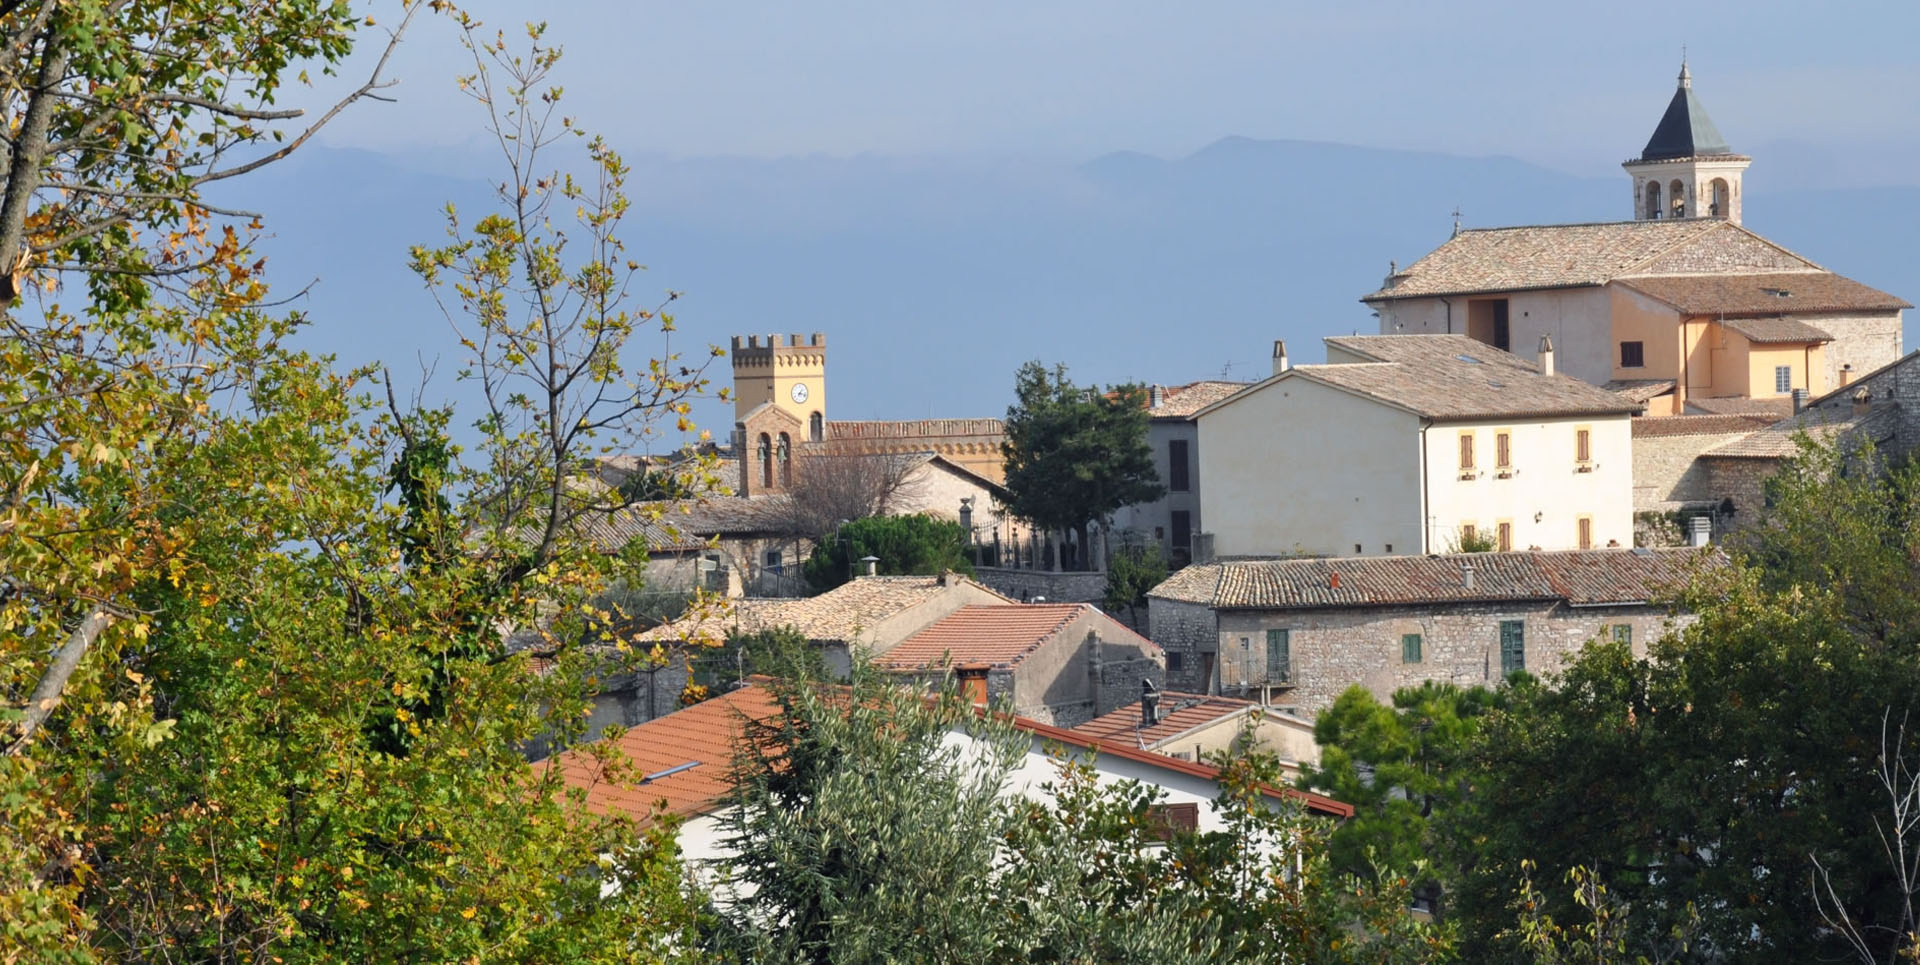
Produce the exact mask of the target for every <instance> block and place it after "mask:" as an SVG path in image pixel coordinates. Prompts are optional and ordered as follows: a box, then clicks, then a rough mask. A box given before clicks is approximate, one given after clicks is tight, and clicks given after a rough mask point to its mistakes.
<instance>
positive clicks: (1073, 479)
mask: <svg viewBox="0 0 1920 965" xmlns="http://www.w3.org/2000/svg"><path fill="white" fill-rule="evenodd" d="M1147 421H1148V420H1147V407H1146V390H1145V389H1142V388H1141V387H1140V386H1138V385H1121V386H1114V387H1112V388H1110V389H1109V390H1108V391H1106V392H1100V391H1098V390H1097V389H1094V388H1092V387H1081V386H1077V385H1074V384H1073V382H1072V381H1071V380H1069V379H1068V378H1067V367H1066V366H1064V365H1056V366H1055V367H1054V368H1053V369H1052V370H1049V369H1047V367H1046V366H1044V365H1041V364H1040V363H1039V362H1028V363H1027V364H1025V365H1022V366H1021V367H1020V371H1019V372H1018V373H1017V374H1016V375H1015V377H1014V403H1013V405H1011V406H1008V407H1007V421H1006V426H1007V439H1006V441H1005V442H1003V443H1001V446H1000V450H1001V453H1002V455H1003V456H1004V457H1005V459H1006V487H1007V492H1008V503H1007V509H1008V511H1010V512H1011V513H1012V514H1013V515H1014V516H1017V517H1019V518H1021V519H1024V520H1027V521H1028V522H1030V523H1032V524H1033V525H1035V526H1037V527H1040V528H1041V529H1047V530H1058V531H1062V532H1066V531H1071V532H1072V533H1073V534H1074V535H1075V537H1076V539H1077V540H1078V544H1079V546H1080V547H1081V555H1082V558H1081V559H1080V561H1079V564H1080V566H1081V567H1082V568H1085V569H1091V568H1092V566H1093V563H1094V561H1093V560H1092V559H1091V558H1090V557H1091V553H1090V552H1088V549H1087V548H1088V547H1089V546H1091V545H1092V544H1091V543H1090V542H1089V541H1088V532H1087V528H1088V525H1089V524H1091V523H1093V522H1094V521H1096V520H1102V519H1106V518H1108V517H1109V516H1111V515H1113V513H1114V511H1115V510H1117V509H1119V508H1120V507H1122V506H1127V505H1130V504H1133V503H1140V502H1146V501H1148V500H1153V499H1158V498H1159V497H1160V496H1161V495H1162V494H1163V493H1165V492H1166V489H1165V488H1164V487H1162V486H1161V485H1160V479H1159V476H1158V475H1156V474H1155V473H1154V469H1153V450H1152V448H1151V447H1149V446H1148V445H1147Z"/></svg>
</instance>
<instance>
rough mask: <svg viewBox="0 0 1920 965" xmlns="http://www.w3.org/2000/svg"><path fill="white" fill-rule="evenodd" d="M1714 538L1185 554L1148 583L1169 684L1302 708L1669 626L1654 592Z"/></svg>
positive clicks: (1471, 675)
mask: <svg viewBox="0 0 1920 965" xmlns="http://www.w3.org/2000/svg"><path fill="white" fill-rule="evenodd" d="M1719 559H1720V557H1719V556H1718V555H1717V554H1716V552H1715V551H1711V550H1707V551H1699V550H1679V549H1668V550H1646V549H1638V550H1627V549H1618V550H1594V551H1589V552H1578V551H1574V552H1540V553H1473V554H1459V555H1451V556H1397V557H1371V558H1362V559H1285V560H1234V561H1222V562H1217V563H1208V564H1199V565H1195V566H1189V567H1187V568H1186V569H1184V570H1181V571H1180V572H1178V573H1175V574H1174V575H1173V576H1172V577H1170V578H1169V579H1168V580H1167V581H1166V582H1165V583H1162V584H1161V585H1160V586H1158V587H1156V588H1155V589H1154V590H1153V591H1152V593H1151V594H1149V598H1148V603H1149V609H1150V611H1151V616H1150V618H1149V622H1150V624H1151V626H1152V628H1153V638H1154V642H1155V643H1158V644H1159V645H1160V646H1161V647H1162V648H1163V649H1164V650H1165V651H1166V659H1167V680H1168V685H1169V686H1170V687H1173V688H1176V689H1179V690H1190V691H1194V692H1197V693H1205V694H1217V693H1225V694H1236V695H1239V696H1243V697H1247V698H1249V699H1254V698H1257V699H1259V700H1261V702H1263V703H1266V704H1270V705H1274V706H1279V707H1282V708H1284V709H1287V710H1289V711H1291V712H1294V713H1298V714H1300V715H1302V716H1305V717H1312V716H1314V715H1316V714H1318V713H1319V712H1320V711H1321V710H1323V709H1325V708H1326V707H1327V706H1329V705H1331V704H1332V703H1333V701H1334V699H1335V698H1337V697H1339V696H1340V694H1341V693H1342V692H1343V691H1345V690H1346V689H1347V688H1348V687H1351V686H1354V685H1356V684H1357V685H1360V686H1363V687H1365V688H1367V689H1368V690H1370V691H1372V692H1373V693H1374V694H1375V695H1376V696H1378V697H1380V698H1381V699H1382V700H1385V699H1387V698H1389V697H1391V696H1392V694H1393V692H1394V691H1395V690H1398V689H1400V688H1402V687H1406V686H1411V685H1417V684H1419V683H1421V682H1423V681H1428V680H1440V681H1449V682H1452V683H1456V684H1460V685H1461V686H1469V685H1474V684H1489V685H1490V684H1493V683H1496V682H1498V681H1500V680H1501V679H1503V678H1504V677H1505V676H1506V675H1507V674H1509V673H1511V672H1513V671H1515V670H1527V671H1530V672H1533V673H1543V672H1544V673H1552V672H1554V671H1557V670H1559V669H1560V668H1561V666H1562V665H1563V664H1564V663H1565V662H1566V660H1567V659H1568V657H1570V656H1571V655H1572V654H1573V653H1574V652H1575V651H1577V650H1579V649H1580V647H1582V646H1583V645H1585V644H1586V643H1587V642H1588V641H1591V640H1594V639H1596V638H1601V637H1605V638H1609V639H1615V640H1625V641H1627V642H1629V643H1630V644H1631V645H1632V647H1633V648H1634V651H1635V652H1636V653H1644V652H1645V648H1646V644H1647V641H1649V640H1651V639H1654V638H1656V637H1658V636H1660V635H1662V634H1663V633H1665V632H1667V629H1668V628H1669V626H1670V625H1673V624H1676V623H1684V622H1685V621H1686V620H1687V619H1688V618H1687V617H1686V616H1672V615H1670V614H1669V612H1668V610H1667V608H1666V607H1665V606H1663V605H1662V604H1661V603H1660V602H1659V601H1660V600H1661V598H1662V596H1663V594H1664V593H1665V592H1666V591H1667V590H1669V589H1671V588H1673V587H1674V586H1676V585H1677V584H1678V583H1679V581H1681V580H1683V579H1685V577H1686V575H1687V574H1688V573H1689V572H1690V571H1691V570H1690V568H1691V567H1694V566H1711V565H1718V561H1719Z"/></svg>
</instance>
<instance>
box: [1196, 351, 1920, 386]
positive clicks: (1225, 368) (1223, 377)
mask: <svg viewBox="0 0 1920 965" xmlns="http://www.w3.org/2000/svg"><path fill="white" fill-rule="evenodd" d="M1915 351H1920V349H1915ZM1232 371H1233V360H1232V359H1228V360H1227V364H1225V365H1222V366H1220V381H1222V382H1225V381H1227V373H1229V372H1232Z"/></svg>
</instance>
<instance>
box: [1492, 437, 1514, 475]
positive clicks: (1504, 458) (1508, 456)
mask: <svg viewBox="0 0 1920 965" xmlns="http://www.w3.org/2000/svg"><path fill="white" fill-rule="evenodd" d="M1493 467H1494V468H1495V469H1512V468H1513V433H1511V432H1496V433H1494V434H1493Z"/></svg>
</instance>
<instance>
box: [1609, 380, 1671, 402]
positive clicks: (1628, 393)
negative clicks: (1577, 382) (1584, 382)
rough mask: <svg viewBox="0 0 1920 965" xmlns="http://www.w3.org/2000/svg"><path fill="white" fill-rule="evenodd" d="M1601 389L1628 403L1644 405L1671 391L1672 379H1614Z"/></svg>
mask: <svg viewBox="0 0 1920 965" xmlns="http://www.w3.org/2000/svg"><path fill="white" fill-rule="evenodd" d="M1600 387H1601V388H1603V389H1606V390H1607V391H1608V392H1611V393H1613V394H1614V395H1617V396H1619V397H1621V398H1623V399H1626V400H1627V401H1629V402H1640V403H1645V402H1648V401H1651V400H1653V399H1657V398H1659V397H1660V396H1663V395H1666V394H1667V393H1669V392H1672V391H1673V380H1672V379H1614V380H1613V381H1611V382H1604V383H1601V385H1600Z"/></svg>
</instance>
